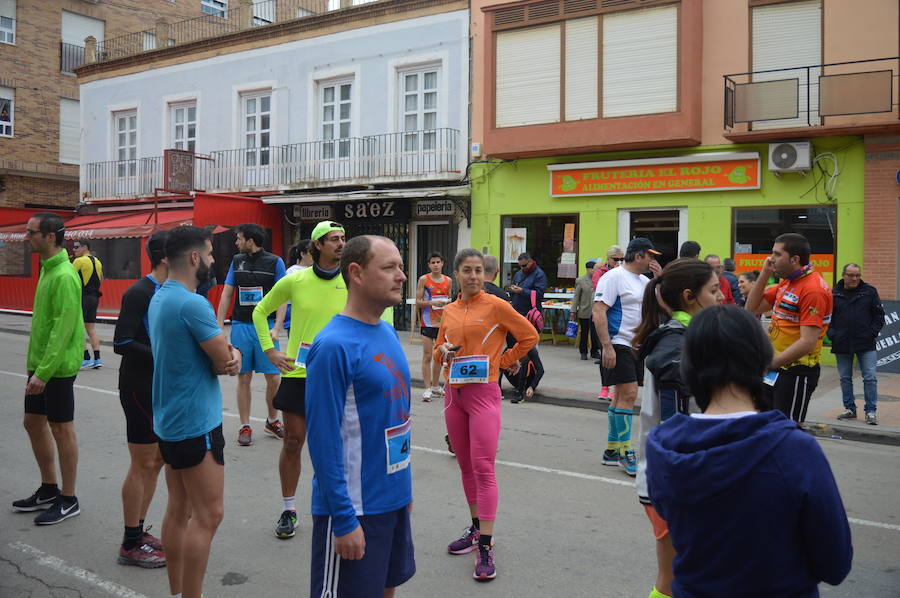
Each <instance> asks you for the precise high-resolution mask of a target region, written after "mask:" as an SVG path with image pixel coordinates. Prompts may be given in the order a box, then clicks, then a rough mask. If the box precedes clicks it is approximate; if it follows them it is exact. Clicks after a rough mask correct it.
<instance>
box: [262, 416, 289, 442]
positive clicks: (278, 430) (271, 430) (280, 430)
mask: <svg viewBox="0 0 900 598" xmlns="http://www.w3.org/2000/svg"><path fill="white" fill-rule="evenodd" d="M263 431H264V432H265V433H266V434H268V435H269V436H274V437H275V438H277V439H278V440H284V424H283V423H281V420H280V419H276V420H275V421H273V422H272V423H269V420H266V427H265V428H263Z"/></svg>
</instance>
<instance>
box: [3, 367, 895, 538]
mask: <svg viewBox="0 0 900 598" xmlns="http://www.w3.org/2000/svg"><path fill="white" fill-rule="evenodd" d="M0 374H6V375H8V376H16V377H18V378H25V374H19V373H17V372H7V371H4V370H0ZM75 388H78V389H81V390H90V391H92V392H99V393H103V394H110V395H116V396H118V395H119V393H118V392H114V391H111V390H106V389H103V388H94V387H93V386H80V385H77V384H76V385H75ZM222 415H224V416H226V417H235V418H236V417H238V414H237V413H229V412H227V411H223V412H222ZM250 421H255V422H265V421H266V418H264V417H252V416H251V417H250ZM413 449H415V450H417V451H422V452H423V453H431V454H434V455H446V456H448V457H450V456H452V455H451V454H450V452H449V451H445V450H440V449H433V448H428V447H427V446H416V445H413ZM495 463H496V464H497V465H505V466H507V467H515V468H518V469H527V470H529V471H537V472H540V473H552V474H554V475H561V476H565V477H569V478H577V479H581V480H591V481H594V482H603V483H604V484H612V485H614V486H627V487H630V488H633V487H634V482H629V481H626V480H616V479H613V478H605V477H603V476H598V475H592V474H589V473H581V472H578V471H567V470H565V469H554V468H552V467H542V466H540V465H529V464H528V463H516V462H515V461H501V460H499V459H498V460H497V461H495ZM847 521H849V522H850V523H855V524H856V525H864V526H868V527H878V528H881V529H889V530H892V531H895V532H900V525H894V524H893V523H882V522H881V521H869V520H868V519H857V518H856V517H848V518H847Z"/></svg>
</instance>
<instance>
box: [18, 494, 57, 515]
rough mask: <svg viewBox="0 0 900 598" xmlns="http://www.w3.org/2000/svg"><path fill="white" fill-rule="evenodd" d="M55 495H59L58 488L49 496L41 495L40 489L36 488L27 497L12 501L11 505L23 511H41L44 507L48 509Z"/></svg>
mask: <svg viewBox="0 0 900 598" xmlns="http://www.w3.org/2000/svg"><path fill="white" fill-rule="evenodd" d="M57 496H59V490H57V491H56V494H53V495H51V496H41V489H40V488H38V489H37V490H35V491H34V494H32V495H31V496H29V497H28V498H23V499H21V500H16V501H13V504H12V507H13V509H15V510H16V511H22V512H24V513H27V512H30V511H43V510H44V509H49V508H50V507H51V506H52V505H53V501H55V500H56V497H57Z"/></svg>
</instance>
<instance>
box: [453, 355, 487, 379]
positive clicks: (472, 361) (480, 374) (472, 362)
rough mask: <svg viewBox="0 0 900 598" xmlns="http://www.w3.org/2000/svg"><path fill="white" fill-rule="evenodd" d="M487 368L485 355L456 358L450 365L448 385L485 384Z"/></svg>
mask: <svg viewBox="0 0 900 598" xmlns="http://www.w3.org/2000/svg"><path fill="white" fill-rule="evenodd" d="M489 366H490V363H489V360H488V356H487V355H466V356H465V357H457V358H456V359H454V360H453V362H452V363H451V364H450V384H486V383H487V382H488V372H489V371H490V367H489Z"/></svg>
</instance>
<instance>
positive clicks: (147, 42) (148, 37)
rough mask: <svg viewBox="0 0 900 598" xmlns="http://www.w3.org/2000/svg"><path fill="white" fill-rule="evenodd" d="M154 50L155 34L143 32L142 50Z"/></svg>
mask: <svg viewBox="0 0 900 598" xmlns="http://www.w3.org/2000/svg"><path fill="white" fill-rule="evenodd" d="M155 49H156V34H155V33H153V32H152V31H145V32H144V50H155Z"/></svg>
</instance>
